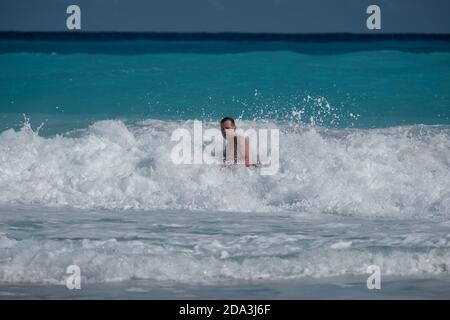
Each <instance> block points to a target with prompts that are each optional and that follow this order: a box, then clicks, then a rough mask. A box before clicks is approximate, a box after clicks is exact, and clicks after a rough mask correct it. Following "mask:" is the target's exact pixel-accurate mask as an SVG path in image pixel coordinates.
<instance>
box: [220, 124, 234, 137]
mask: <svg viewBox="0 0 450 320" xmlns="http://www.w3.org/2000/svg"><path fill="white" fill-rule="evenodd" d="M235 130H236V126H235V125H234V124H233V122H231V121H230V120H227V121H225V122H223V123H222V124H221V125H220V131H222V136H223V137H224V138H226V137H227V136H228V137H232V136H233V135H234V132H235Z"/></svg>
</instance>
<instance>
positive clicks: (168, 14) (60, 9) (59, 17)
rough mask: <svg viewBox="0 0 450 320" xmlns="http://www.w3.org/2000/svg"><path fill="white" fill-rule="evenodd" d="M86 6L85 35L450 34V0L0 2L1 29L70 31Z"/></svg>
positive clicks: (77, 0)
mask: <svg viewBox="0 0 450 320" xmlns="http://www.w3.org/2000/svg"><path fill="white" fill-rule="evenodd" d="M70 4H77V5H79V6H80V7H81V14H82V17H81V27H82V31H139V32H141V31H162V32H273V33H279V32H281V33H310V32H380V31H369V30H367V29H366V19H367V17H368V15H367V14H366V8H367V7H368V6H369V5H370V4H376V5H378V6H380V7H381V14H382V25H381V26H382V30H381V32H383V33H394V32H395V33H404V32H406V33H450V19H449V15H450V0H382V1H380V0H377V1H375V0H305V1H302V0H0V30H2V31H7V30H13V31H64V30H66V17H67V14H66V8H67V6H68V5H70Z"/></svg>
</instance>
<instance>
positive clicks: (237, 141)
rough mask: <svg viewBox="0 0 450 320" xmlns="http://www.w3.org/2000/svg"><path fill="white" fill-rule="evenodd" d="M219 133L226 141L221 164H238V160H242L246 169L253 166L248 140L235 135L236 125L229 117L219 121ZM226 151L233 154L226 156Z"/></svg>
mask: <svg viewBox="0 0 450 320" xmlns="http://www.w3.org/2000/svg"><path fill="white" fill-rule="evenodd" d="M220 131H221V132H222V136H223V138H224V139H225V141H226V147H225V148H224V152H223V162H224V163H225V164H230V162H231V163H232V164H238V159H244V164H245V166H246V167H250V166H255V162H253V160H254V159H253V156H252V154H251V151H250V143H249V139H248V138H245V137H243V136H240V135H238V134H237V133H236V124H235V122H234V119H233V118H231V117H225V118H223V119H222V120H221V121H220ZM227 150H228V151H229V152H230V153H234V156H232V155H231V154H230V155H228V156H227Z"/></svg>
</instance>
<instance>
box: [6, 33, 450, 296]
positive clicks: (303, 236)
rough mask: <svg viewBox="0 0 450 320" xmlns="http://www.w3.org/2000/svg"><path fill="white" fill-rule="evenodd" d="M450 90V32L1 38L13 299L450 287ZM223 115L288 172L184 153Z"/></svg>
mask: <svg viewBox="0 0 450 320" xmlns="http://www.w3.org/2000/svg"><path fill="white" fill-rule="evenodd" d="M449 88H450V42H449V41H444V40H402V41H396V40H390V41H370V42H365V41H318V42H315V41H307V42H295V41H294V42H292V41H291V42H282V41H244V40H242V39H241V40H240V41H218V40H198V39H197V40H190V41H186V40H183V41H181V40H177V41H175V40H170V41H169V40H167V41H163V40H121V41H107V40H101V41H93V40H91V41H79V40H77V41H68V40H67V41H60V40H58V41H56V40H49V39H47V40H45V39H44V40H41V41H37V40H33V41H23V40H20V41H19V40H11V39H9V40H6V39H2V40H0V295H1V296H0V298H1V297H6V298H8V297H25V298H29V297H40V298H55V297H64V298H68V297H70V294H71V293H70V294H69V293H68V292H66V291H65V290H66V289H65V287H64V281H65V280H64V279H65V275H64V273H65V269H66V267H67V266H68V265H70V264H77V265H79V266H80V268H81V273H82V283H83V284H85V285H86V287H84V288H85V289H84V290H85V291H83V290H81V291H79V292H77V297H78V298H83V297H85V298H92V297H94V298H95V297H97V298H98V297H100V298H102V297H103V298H105V297H115V298H117V297H121V296H122V297H138V298H141V297H142V298H146V297H147V298H158V297H160V298H161V297H163V298H167V297H171V296H173V297H190V298H205V297H208V296H210V295H211V294H212V292H214V294H213V296H214V297H233V293H234V294H235V296H237V297H239V298H258V297H259V298H261V297H262V298H270V297H275V298H276V297H288V298H305V297H308V290H303V289H302V288H300V287H302V286H304V285H305V283H306V286H307V288H311V290H312V292H313V294H312V296H313V297H316V298H317V297H319V298H333V297H339V290H340V289H339V288H345V292H343V295H344V296H345V297H352V298H355V297H356V298H358V297H369V298H370V297H374V298H383V297H432V298H448V294H446V292H447V293H448V292H449V290H448V283H449V270H450V90H449ZM223 116H233V117H236V118H237V119H238V122H237V124H238V126H239V127H242V128H244V129H247V128H257V129H264V128H278V129H280V168H279V171H278V172H277V174H275V175H272V176H261V175H259V174H258V172H257V171H252V170H247V169H245V168H237V169H236V170H235V171H231V172H228V171H227V172H224V171H223V170H221V169H220V168H218V167H217V166H199V165H195V166H194V165H193V166H187V165H186V166H177V165H175V164H174V163H172V162H171V161H170V159H169V155H170V152H171V148H172V147H173V144H174V143H173V142H172V141H171V139H170V137H171V134H172V132H173V131H174V130H175V129H177V128H185V129H187V130H192V126H193V120H195V119H197V120H202V121H203V123H204V125H205V127H207V128H215V127H217V121H218V120H220V118H221V117H223ZM373 264H375V265H378V266H380V267H381V270H382V275H383V277H384V276H386V277H388V279H389V282H388V283H387V286H386V288H389V289H388V290H387V291H383V290H382V291H381V292H380V293H379V295H372V293H373V292H371V293H368V291H367V288H366V287H365V279H366V277H367V275H366V270H367V267H368V266H369V265H373ZM328 279H329V280H328ZM336 279H338V280H336ZM345 279H353V280H345ZM354 279H357V280H354ZM327 281H331V282H330V285H327V283H328V282H327ZM355 281H356V282H355ZM297 284H298V285H299V288H298V290H299V291H298V295H297V291H296V286H297ZM406 287H407V288H409V291H408V292H406V291H405V290H406V289H405V288H406ZM42 288H44V289H42ZM136 288H137V289H136ZM192 288H194V289H192ZM220 288H223V290H224V291H223V292H220ZM353 289H355V290H354V291H352V290H353ZM111 290H113V291H114V290H116V291H114V292H115V293H111ZM180 290H181V291H180ZM180 292H181V293H180Z"/></svg>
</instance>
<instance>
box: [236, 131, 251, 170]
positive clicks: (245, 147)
mask: <svg viewBox="0 0 450 320" xmlns="http://www.w3.org/2000/svg"><path fill="white" fill-rule="evenodd" d="M238 148H239V153H240V154H241V155H244V163H245V166H246V167H249V166H250V165H252V164H253V161H252V160H253V157H252V154H251V152H250V142H249V139H248V138H247V137H239V138H238Z"/></svg>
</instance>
